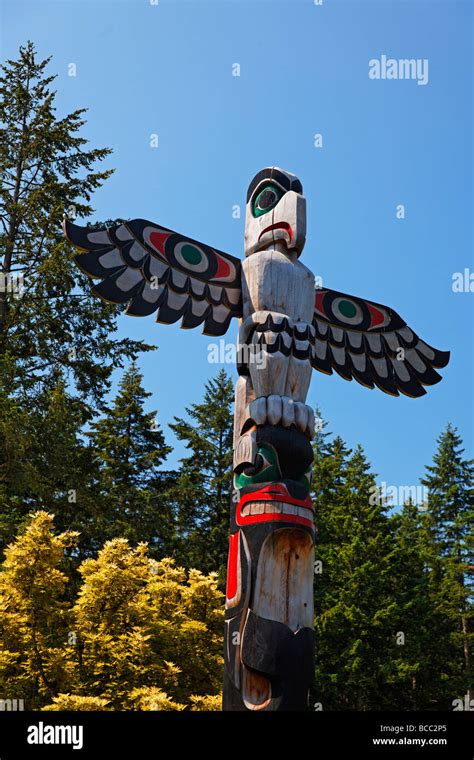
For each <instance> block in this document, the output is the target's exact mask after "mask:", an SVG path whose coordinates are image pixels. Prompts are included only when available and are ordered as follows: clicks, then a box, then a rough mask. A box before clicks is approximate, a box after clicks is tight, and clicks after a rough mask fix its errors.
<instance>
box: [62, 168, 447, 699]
mask: <svg viewBox="0 0 474 760" xmlns="http://www.w3.org/2000/svg"><path fill="white" fill-rule="evenodd" d="M64 231H65V235H66V237H67V238H68V240H70V241H71V242H72V243H73V244H74V245H75V246H77V247H78V248H80V249H82V250H83V251H86V252H85V253H80V254H79V255H78V256H77V257H76V261H77V263H78V265H79V266H80V268H81V269H82V270H83V271H84V272H86V274H87V275H89V276H90V277H91V278H95V279H98V280H100V282H99V283H98V284H96V285H94V286H93V288H92V290H93V292H94V293H96V294H97V295H98V296H99V297H100V298H102V299H104V300H106V301H108V302H111V303H121V304H127V308H126V313H127V314H131V315H133V316H145V315H148V314H152V313H155V312H156V320H157V321H158V322H163V323H166V324H170V323H172V322H176V321H177V320H178V319H181V327H183V328H190V327H196V326H197V325H200V324H202V325H203V332H204V334H206V335H212V336H219V335H223V334H224V333H225V332H226V330H227V328H228V327H229V324H230V321H231V319H232V318H233V317H236V318H237V319H238V321H239V332H238V354H237V355H238V362H237V369H238V374H239V379H238V381H237V385H236V392H235V411H234V462H233V467H234V492H233V498H232V503H231V518H230V538H229V557H228V572H227V591H226V616H225V643H224V659H225V676H224V699H223V707H224V709H225V710H266V711H275V710H304V709H305V708H306V707H307V699H308V690H309V687H310V684H311V679H312V673H313V657H314V632H313V575H314V534H315V528H314V515H313V506H312V503H311V497H310V487H311V471H312V461H313V450H312V445H311V440H312V437H313V433H314V415H313V411H312V409H311V408H310V407H309V406H307V405H306V403H305V401H306V395H307V392H308V388H309V383H310V380H311V374H312V369H313V368H314V369H317V370H319V371H320V372H324V373H326V374H329V375H330V374H332V372H333V370H335V371H336V372H337V373H338V374H339V375H341V377H343V378H344V379H346V380H352V378H355V379H356V380H357V381H358V382H359V383H361V384H362V385H365V386H366V387H368V388H374V387H375V386H377V387H378V388H380V389H381V390H382V391H384V392H385V393H388V394H391V395H393V396H398V395H399V393H400V392H401V393H403V394H405V395H408V396H412V397H417V396H422V395H423V394H424V393H426V391H425V390H424V387H423V386H425V385H433V384H434V383H437V382H439V380H440V379H441V377H440V375H438V373H437V372H435V370H434V367H437V368H439V367H444V366H446V364H447V363H448V360H449V353H447V352H442V351H437V350H436V349H434V348H431V347H430V346H428V345H427V344H426V343H424V342H423V341H422V340H420V339H419V338H418V337H417V335H416V334H415V333H414V332H413V331H412V330H411V329H410V328H409V327H408V326H407V325H406V323H405V322H404V321H403V320H402V319H401V317H399V315H398V314H397V313H396V312H395V311H393V310H392V309H390V308H387V307H386V306H382V305H381V304H378V303H373V302H372V301H366V300H363V299H361V298H356V297H354V296H348V295H345V294H344V293H340V292H337V291H335V290H329V289H328V288H325V287H323V288H316V289H315V281H314V276H313V274H312V272H311V271H310V270H309V269H308V268H307V267H305V266H304V264H302V263H301V262H300V260H299V256H300V254H301V252H302V250H303V246H304V243H305V236H306V201H305V198H304V197H303V189H302V186H301V182H300V181H299V180H298V178H297V177H295V175H294V174H291V173H289V172H286V171H283V170H282V169H278V168H277V167H270V168H267V169H263V170H262V171H260V172H259V173H258V174H257V175H256V176H255V177H254V178H253V180H252V182H251V183H250V186H249V188H248V193H247V208H246V222H245V243H244V249H245V260H244V261H243V263H241V261H240V260H239V259H237V258H235V257H233V256H230V255H229V254H227V253H224V252H222V251H218V250H216V249H215V248H211V247H209V246H207V245H204V244H203V243H200V242H198V241H196V240H192V239H191V238H187V237H184V236H183V235H180V234H178V233H176V232H173V231H172V230H169V229H166V228H165V227H160V226H158V225H156V224H153V223H152V222H147V221H145V220H143V219H134V220H131V221H127V222H123V223H122V224H119V225H116V226H114V227H110V228H101V229H96V230H91V229H89V228H85V227H78V226H76V225H74V224H72V223H70V222H69V221H67V220H65V222H64Z"/></svg>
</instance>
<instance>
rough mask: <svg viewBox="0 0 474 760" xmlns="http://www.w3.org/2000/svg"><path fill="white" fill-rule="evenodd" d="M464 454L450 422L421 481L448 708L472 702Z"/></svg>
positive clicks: (471, 509)
mask: <svg viewBox="0 0 474 760" xmlns="http://www.w3.org/2000/svg"><path fill="white" fill-rule="evenodd" d="M463 454H464V449H463V443H462V439H461V437H460V435H459V434H458V432H457V430H456V428H453V426H452V425H450V424H448V426H447V428H446V430H445V431H444V432H443V433H442V434H441V435H440V437H439V439H438V450H437V452H436V454H435V456H434V459H433V464H432V465H431V466H429V467H427V468H426V470H427V474H426V476H425V478H424V479H423V480H422V483H423V485H424V486H426V488H427V489H428V511H427V514H426V530H427V531H428V533H429V534H430V540H431V545H434V546H435V548H436V554H434V553H433V552H432V555H431V558H429V571H430V577H431V580H432V583H431V596H432V604H433V606H434V607H435V609H436V610H437V611H438V612H439V613H440V615H441V616H442V618H443V619H444V621H445V626H444V627H443V628H444V631H443V628H442V629H441V630H439V631H438V635H441V636H440V637H441V639H442V641H443V650H444V651H445V659H444V662H443V668H442V672H441V674H440V676H441V679H442V683H443V685H444V687H445V688H444V693H443V694H442V696H441V699H442V707H444V708H445V709H450V708H451V707H452V704H453V700H454V699H463V698H464V696H465V695H466V694H467V696H468V699H471V698H472V666H471V651H472V642H473V633H472V592H473V587H472V571H473V568H474V556H473V524H474V523H473V517H474V487H473V486H474V460H467V459H465V458H464V456H463ZM430 559H431V561H430ZM443 632H444V636H443V635H442V634H443Z"/></svg>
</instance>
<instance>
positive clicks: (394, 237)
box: [0, 0, 474, 485]
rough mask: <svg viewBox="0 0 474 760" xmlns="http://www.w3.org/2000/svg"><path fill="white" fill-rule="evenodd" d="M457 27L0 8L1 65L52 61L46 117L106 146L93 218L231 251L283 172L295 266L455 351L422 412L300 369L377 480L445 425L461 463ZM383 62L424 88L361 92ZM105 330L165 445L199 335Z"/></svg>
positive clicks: (464, 53) (465, 243)
mask: <svg viewBox="0 0 474 760" xmlns="http://www.w3.org/2000/svg"><path fill="white" fill-rule="evenodd" d="M472 14H473V7H472V4H471V3H469V2H456V0H449V1H448V2H436V0H425V1H424V2H416V0H413V1H410V2H407V1H405V0H399V1H398V2H389V1H388V0H377V1H376V2H359V0H350V2H338V1H337V0H324V1H323V4H322V6H317V5H315V4H314V2H313V0H291V2H277V1H275V0H271V1H270V0H269V1H268V2H264V1H260V2H259V1H258V0H257V1H256V0H253V2H242V1H241V0H234V1H233V2H229V1H225V0H221V1H220V2H205V1H204V0H202V2H201V1H196V2H181V1H180V0H168V2H167V0H159V3H158V4H157V5H152V4H150V2H149V0H133V1H131V0H128V1H127V2H120V1H119V0H113V1H112V0H94V1H91V0H70V1H69V2H64V1H61V0H56V1H55V2H49V1H48V0H36V2H31V3H30V2H27V1H26V0H14V2H10V1H9V0H3V1H2V2H1V21H2V25H1V27H2V32H1V38H0V42H1V57H2V59H3V58H5V57H15V56H16V51H17V49H18V46H19V45H20V44H22V43H24V42H25V41H26V40H27V39H31V40H33V41H34V42H35V44H36V46H37V48H38V51H39V54H40V55H41V56H42V57H46V56H48V55H53V61H52V64H51V66H50V70H51V72H54V73H57V74H58V75H59V76H58V79H57V89H58V98H57V107H58V114H59V115H63V114H64V113H65V112H68V111H71V110H73V109H75V108H78V107H83V106H85V107H87V108H88V109H89V113H88V124H87V126H86V127H85V129H84V134H85V135H86V136H87V137H88V138H89V139H90V141H91V144H92V145H93V146H95V147H103V146H110V147H112V148H113V150H114V154H113V156H112V157H111V158H110V160H108V162H107V165H108V166H111V167H112V166H113V167H115V168H116V172H115V174H114V176H113V177H112V178H111V179H110V180H109V181H108V182H107V183H106V184H105V185H104V187H103V188H102V189H101V190H99V191H98V192H97V193H96V195H95V197H94V199H93V206H94V208H95V213H94V217H93V218H92V219H91V221H92V220H93V219H94V218H96V219H105V218H116V217H124V218H133V217H142V218H145V219H150V220H152V221H155V222H157V223H159V224H162V225H164V226H166V227H171V228H174V229H176V230H177V231H179V232H182V233H184V234H187V235H189V236H191V237H194V238H197V239H198V240H201V241H203V242H205V243H208V244H210V245H214V246H216V247H217V248H220V249H222V250H225V251H228V252H229V253H232V254H234V255H237V256H241V255H242V249H243V229H244V215H245V206H244V204H245V192H246V188H247V185H248V183H249V181H250V179H251V178H252V177H253V175H254V174H255V173H256V171H257V170H259V169H260V168H262V167H264V166H267V165H274V164H275V165H279V166H282V167H283V168H286V169H288V170H290V171H293V172H294V173H296V174H297V175H298V176H299V177H300V179H301V180H302V183H303V187H304V193H305V195H306V198H307V208H308V234H307V242H306V247H305V250H304V252H303V255H302V261H303V262H304V263H305V264H306V265H308V266H309V267H311V268H312V270H313V271H314V272H315V273H316V274H318V275H320V276H322V278H323V282H324V284H325V285H327V286H328V287H330V288H334V289H336V290H342V291H343V292H346V293H349V294H353V295H358V296H362V297H366V298H368V299H372V300H375V301H378V302H380V303H383V304H386V305H388V306H391V307H393V308H394V309H395V310H396V311H398V312H399V313H400V314H401V315H402V316H403V317H404V319H406V320H407V322H408V324H409V325H410V326H411V327H412V328H413V329H414V330H415V331H416V332H417V333H418V334H419V335H420V337H422V338H423V339H424V340H425V341H426V342H427V343H429V344H431V345H433V346H435V347H436V348H439V349H442V350H451V351H452V358H451V362H450V364H449V365H448V367H447V368H446V369H444V370H442V371H441V372H442V374H443V375H444V380H443V381H442V383H440V384H439V385H437V386H434V387H432V388H431V389H429V390H428V394H427V395H426V396H424V397H423V398H421V399H409V398H405V397H400V398H398V399H395V398H391V397H389V396H386V395H384V394H383V393H381V392H380V391H369V390H366V389H364V388H362V387H361V386H360V385H358V384H357V383H355V382H352V383H347V382H345V381H344V380H342V379H341V378H339V377H337V376H332V377H327V376H325V375H321V374H319V373H314V378H313V381H312V386H311V390H310V393H309V396H308V403H310V404H312V405H318V406H319V407H320V408H321V410H322V413H323V416H324V418H325V419H327V420H328V422H329V429H330V430H332V431H333V432H334V433H338V434H340V435H341V436H342V437H343V438H344V439H345V440H346V441H347V443H348V444H349V445H350V446H354V445H355V444H356V443H358V442H360V443H362V445H363V446H364V448H365V450H366V453H367V456H368V457H369V459H370V461H371V462H372V464H373V468H374V470H375V471H376V472H377V473H378V474H379V480H380V481H382V480H384V481H386V482H387V483H388V484H394V485H402V484H404V485H410V484H416V483H417V482H418V478H419V476H420V475H421V474H422V472H423V467H424V465H425V464H427V463H429V462H430V460H431V458H432V455H433V452H434V449H435V439H436V437H437V435H438V434H439V433H440V431H441V430H442V429H443V428H444V426H445V425H446V423H447V422H448V421H451V422H452V423H454V424H455V425H456V426H458V428H459V430H460V432H461V434H462V436H463V438H464V441H465V444H466V448H467V449H468V450H470V449H471V450H472V433H473V401H472V395H473V394H472V388H473V350H472V349H473V309H472V305H473V299H474V293H469V292H464V293H455V292H453V290H452V277H453V273H454V272H462V271H464V269H465V268H466V267H467V268H469V269H470V271H471V272H473V271H474V263H473V256H472V251H473V229H472V221H471V217H472V208H473V192H472V134H473V132H472V128H473V124H472V101H473V96H472V92H473V90H472V72H473V55H472V53H473V45H472V39H471V37H472ZM381 55H387V56H388V57H391V58H396V59H399V58H416V59H418V58H420V59H428V62H429V69H428V71H429V80H428V83H427V84H426V85H425V86H422V85H418V84H417V82H416V81H413V80H404V81H399V80H372V79H370V78H369V76H368V70H369V60H370V59H373V58H380V56H381ZM71 63H73V64H75V66H76V76H69V75H68V65H69V64H71ZM234 63H238V64H239V65H240V76H239V77H236V76H232V65H233V64H234ZM154 133H156V134H158V139H159V147H158V148H156V149H155V148H151V147H150V135H151V134H154ZM316 133H320V134H321V135H322V137H323V147H322V148H316V147H315V146H314V135H315V134H316ZM234 204H240V205H241V208H242V216H241V219H235V218H233V216H232V207H233V206H234ZM398 204H403V205H404V206H405V219H397V217H396V207H397V205H398ZM119 330H120V334H121V335H124V336H125V335H128V336H130V337H134V338H143V339H145V340H146V341H148V342H152V343H154V344H156V345H158V346H159V348H158V350H157V351H156V352H154V353H153V354H148V355H146V356H143V357H142V358H141V359H140V361H139V364H140V367H141V369H142V371H143V373H144V377H145V385H146V387H147V389H148V390H150V391H152V393H153V396H152V398H151V399H150V408H156V409H157V410H158V419H159V421H160V422H161V424H162V425H163V426H164V427H165V430H166V432H167V435H168V439H169V440H171V441H172V442H173V436H172V434H171V432H170V431H169V430H168V428H167V423H168V422H169V421H172V418H173V415H174V414H180V415H181V414H182V413H183V410H184V407H185V406H187V405H189V404H191V403H193V402H195V401H198V400H199V399H200V397H201V394H202V391H203V386H204V383H205V381H206V380H207V379H208V378H210V377H211V376H213V375H214V374H215V373H216V372H217V370H218V369H219V367H217V366H216V365H211V364H209V362H208V345H209V342H210V341H211V340H212V339H210V338H208V337H205V336H201V335H200V333H199V330H193V331H183V330H180V329H179V328H178V327H177V326H164V325H157V324H156V323H155V322H154V320H153V318H152V317H150V318H146V319H132V318H127V317H123V318H121V320H120V323H119ZM235 335H236V329H235V327H234V328H231V330H230V331H229V333H228V336H227V339H228V341H233V340H234V339H235ZM227 369H228V371H229V372H230V373H231V374H232V376H234V377H235V372H234V369H233V367H232V366H227ZM183 453H184V450H183V448H182V447H181V445H177V446H176V449H175V452H174V454H173V456H172V458H171V459H170V460H169V462H170V464H174V463H175V462H176V461H177V459H178V458H179V456H182V455H183Z"/></svg>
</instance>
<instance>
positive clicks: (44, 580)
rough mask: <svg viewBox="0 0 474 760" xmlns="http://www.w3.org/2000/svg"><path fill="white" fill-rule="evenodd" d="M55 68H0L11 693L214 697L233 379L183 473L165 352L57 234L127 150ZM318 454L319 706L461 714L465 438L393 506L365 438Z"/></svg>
mask: <svg viewBox="0 0 474 760" xmlns="http://www.w3.org/2000/svg"><path fill="white" fill-rule="evenodd" d="M48 66H49V61H48V60H45V61H39V60H38V59H37V55H36V52H35V49H34V46H33V44H32V43H28V44H27V45H25V46H24V47H23V48H21V49H20V52H19V56H18V59H16V60H11V61H7V62H6V63H5V64H4V66H3V67H2V73H1V76H0V97H1V100H0V183H1V184H0V221H1V228H0V264H1V267H2V278H3V282H2V283H0V286H1V287H0V552H1V554H0V704H4V702H7V701H8V700H15V699H17V700H23V701H24V705H25V709H39V708H46V709H81V710H82V709H138V710H155V709H192V710H197V709H219V692H220V688H221V678H222V651H221V650H222V626H223V588H224V578H225V565H226V553H227V532H228V517H229V499H230V494H231V487H232V479H231V462H232V437H231V431H232V402H233V386H232V382H231V379H230V378H229V377H228V375H227V374H226V372H225V371H224V370H221V371H220V372H219V373H218V374H217V375H216V376H215V377H214V378H212V379H210V380H209V381H208V383H207V384H206V386H205V387H204V388H203V389H202V392H201V394H200V397H199V398H196V400H195V403H193V404H192V405H191V406H190V407H189V408H187V409H177V410H175V413H176V416H175V420H174V423H173V424H172V425H171V427H172V429H173V432H174V434H175V436H176V437H177V439H178V440H179V441H181V442H182V444H183V445H184V446H185V448H186V456H185V457H183V458H182V459H181V461H180V463H179V465H178V466H177V467H175V468H169V467H168V466H167V461H169V457H170V454H171V452H172V449H171V442H170V440H171V437H170V435H169V434H168V433H166V431H164V430H163V429H162V426H161V425H160V422H159V419H157V418H156V415H155V413H154V412H153V410H151V409H150V408H149V400H148V399H149V396H150V394H149V393H148V392H147V390H146V382H145V381H144V378H143V377H142V375H141V373H140V371H139V369H138V364H137V360H138V358H139V356H140V354H141V353H143V352H147V351H152V350H153V348H154V347H153V346H149V345H147V344H145V343H143V342H140V341H133V340H130V339H128V338H121V337H120V331H119V330H117V320H118V315H119V309H118V307H115V306H112V305H109V304H105V303H102V302H101V301H99V300H98V299H96V298H95V297H93V296H92V295H91V294H90V289H89V284H88V281H87V278H86V277H85V276H84V275H82V274H81V272H80V271H79V270H78V269H77V267H76V266H75V264H74V259H73V256H74V252H73V251H72V250H71V248H70V246H69V244H68V243H67V242H66V241H65V240H64V238H63V237H62V234H61V223H62V218H63V215H64V213H65V212H67V213H71V210H72V211H73V212H74V213H75V214H77V215H78V216H80V217H81V216H82V217H88V216H90V215H91V213H92V208H91V206H90V200H91V197H92V195H93V193H94V191H95V190H96V189H97V188H99V187H100V186H101V184H102V183H103V182H105V181H106V180H107V178H108V177H109V176H110V173H111V171H110V169H104V170H102V171H99V170H98V169H97V166H98V165H100V164H101V162H103V161H107V159H108V157H109V154H110V150H109V149H107V148H105V149H95V148H91V147H90V146H89V145H88V143H87V141H86V140H85V139H84V138H83V137H82V136H81V130H82V127H83V125H84V123H85V122H84V110H82V109H80V110H77V111H75V112H73V113H71V114H68V115H66V116H64V117H61V118H59V117H58V116H57V114H56V111H55V106H54V103H55V92H54V85H53V82H54V77H52V76H50V75H49V74H47V68H48ZM156 356H157V358H156V361H157V363H158V362H159V361H160V360H159V358H158V355H156ZM157 366H158V364H157ZM168 370H169V367H168ZM116 371H119V372H121V379H120V382H119V385H118V389H117V390H116V392H115V393H113V392H112V388H113V386H112V380H113V378H114V377H115V375H114V372H116ZM413 434H414V433H413V431H412V430H410V431H407V435H413ZM415 434H416V433H415ZM433 443H434V442H433ZM314 451H315V461H314V477H313V497H314V501H315V507H316V523H317V533H316V565H315V628H316V652H317V657H316V671H315V680H314V687H313V689H312V693H311V703H312V707H314V709H323V710H330V709H336V710H350V709H356V710H379V709H392V710H413V709H429V710H430V709H432V710H437V709H465V706H466V705H469V700H470V699H471V691H470V690H471V672H472V669H471V649H472V633H471V629H472V621H471V617H470V616H471V614H472V572H473V568H474V559H473V556H472V515H473V503H474V495H473V494H474V492H473V475H474V466H473V462H472V460H469V459H467V458H466V456H465V454H464V451H463V445H462V440H461V437H460V435H459V433H458V432H457V430H456V429H455V428H453V427H452V426H451V425H447V427H446V428H445V429H444V430H442V431H440V436H439V439H438V443H437V448H436V453H435V456H434V459H433V461H432V463H430V464H429V465H428V466H427V467H426V469H425V471H424V472H420V478H421V482H422V484H423V485H424V486H425V488H426V493H427V500H426V502H425V503H423V504H421V505H417V504H415V503H413V502H412V501H410V500H408V501H407V503H406V504H405V505H404V506H403V507H402V508H401V509H398V510H393V509H392V508H391V505H390V504H389V503H386V501H385V500H384V498H383V495H382V493H380V492H379V489H378V486H377V480H376V477H375V474H374V473H373V472H372V470H371V466H370V463H369V462H368V461H367V459H366V457H365V455H364V452H363V449H362V448H361V447H357V448H355V449H354V450H350V449H349V448H348V447H347V445H346V444H345V442H344V441H343V440H342V438H341V437H339V436H337V435H333V434H330V433H329V432H328V431H327V429H326V428H325V427H324V426H323V427H322V429H320V430H319V432H318V434H317V436H316V440H315V442H314ZM374 495H375V498H374Z"/></svg>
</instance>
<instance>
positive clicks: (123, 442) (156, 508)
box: [88, 364, 174, 556]
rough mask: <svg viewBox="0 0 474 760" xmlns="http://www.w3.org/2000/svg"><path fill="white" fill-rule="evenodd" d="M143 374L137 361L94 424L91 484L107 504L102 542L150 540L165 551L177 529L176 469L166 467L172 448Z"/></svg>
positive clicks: (152, 544)
mask: <svg viewBox="0 0 474 760" xmlns="http://www.w3.org/2000/svg"><path fill="white" fill-rule="evenodd" d="M142 379H143V378H142V375H141V373H140V372H139V370H138V368H137V366H136V365H135V364H132V365H131V366H130V367H129V369H127V370H126V372H125V373H124V375H123V377H122V380H121V382H120V385H119V390H118V393H117V395H116V397H115V399H114V401H113V403H112V404H111V407H110V409H109V410H108V412H107V413H106V414H105V416H104V417H102V418H101V419H99V420H98V421H97V422H95V423H93V425H92V426H91V431H90V432H89V433H88V437H89V439H90V443H91V449H92V453H93V456H94V458H95V465H96V469H95V472H96V478H97V479H96V481H95V482H93V483H92V484H91V487H92V489H93V491H94V492H95V493H97V494H98V496H99V499H100V502H101V505H103V506H102V514H103V518H104V522H103V524H102V526H101V527H102V536H101V537H102V543H103V541H105V540H106V539H110V538H113V537H116V536H122V537H125V538H128V539H130V540H131V541H132V542H133V543H138V542H140V541H147V542H148V543H149V545H150V547H151V549H152V550H153V552H154V553H157V554H158V555H159V556H163V554H165V553H166V552H167V550H168V548H169V546H170V542H171V541H172V538H173V531H174V518H173V514H172V511H171V506H170V498H171V497H170V490H171V486H172V483H173V475H172V473H170V472H166V471H162V470H161V465H162V464H163V462H164V460H165V459H166V456H167V455H168V454H169V453H170V451H171V448H170V447H169V446H167V445H166V443H165V438H164V435H163V431H162V430H161V427H160V425H159V424H158V423H157V420H156V415H155V412H153V411H150V412H146V411H145V409H144V405H145V402H146V400H147V398H149V397H150V395H151V394H150V393H147V392H146V391H145V390H144V388H143V385H142Z"/></svg>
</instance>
